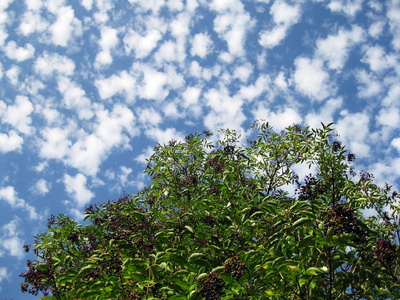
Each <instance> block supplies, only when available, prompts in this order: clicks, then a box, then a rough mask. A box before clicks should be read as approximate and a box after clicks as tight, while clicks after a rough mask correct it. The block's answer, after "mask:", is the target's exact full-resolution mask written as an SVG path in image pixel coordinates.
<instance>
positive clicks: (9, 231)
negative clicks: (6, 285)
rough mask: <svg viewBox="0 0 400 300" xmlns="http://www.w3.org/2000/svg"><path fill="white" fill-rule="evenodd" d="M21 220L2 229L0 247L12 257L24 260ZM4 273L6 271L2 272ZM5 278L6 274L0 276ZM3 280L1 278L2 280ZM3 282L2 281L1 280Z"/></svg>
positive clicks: (11, 222) (12, 222)
mask: <svg viewBox="0 0 400 300" xmlns="http://www.w3.org/2000/svg"><path fill="white" fill-rule="evenodd" d="M19 228H21V224H20V220H19V219H14V220H12V221H10V222H8V223H7V224H5V225H3V226H2V227H1V234H0V247H1V248H3V250H4V251H6V252H7V253H8V255H10V256H14V257H16V258H17V259H22V258H24V256H25V252H24V249H23V245H24V243H23V240H22V239H21V234H22V232H21V230H20V229H19ZM2 272H4V271H2ZM0 276H2V277H3V278H4V276H5V274H0ZM0 279H1V278H0ZM0 281H1V280H0Z"/></svg>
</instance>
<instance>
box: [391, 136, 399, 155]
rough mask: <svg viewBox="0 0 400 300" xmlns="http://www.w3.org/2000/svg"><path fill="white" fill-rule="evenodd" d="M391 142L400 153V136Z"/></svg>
mask: <svg viewBox="0 0 400 300" xmlns="http://www.w3.org/2000/svg"><path fill="white" fill-rule="evenodd" d="M390 144H391V145H392V146H393V147H394V148H396V150H397V151H398V152H399V153H400V138H394V139H393V140H392V141H391V142H390Z"/></svg>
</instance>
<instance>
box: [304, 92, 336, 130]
mask: <svg viewBox="0 0 400 300" xmlns="http://www.w3.org/2000/svg"><path fill="white" fill-rule="evenodd" d="M343 103H344V101H343V99H342V98H340V97H339V98H332V99H328V100H327V101H325V102H324V103H323V105H322V107H320V108H319V111H318V112H309V113H308V114H307V115H306V117H305V123H306V125H307V126H311V127H314V128H316V127H319V126H320V125H321V122H322V123H324V124H328V123H329V122H333V121H334V120H335V119H336V118H335V113H337V112H338V110H339V109H340V108H341V107H342V106H343Z"/></svg>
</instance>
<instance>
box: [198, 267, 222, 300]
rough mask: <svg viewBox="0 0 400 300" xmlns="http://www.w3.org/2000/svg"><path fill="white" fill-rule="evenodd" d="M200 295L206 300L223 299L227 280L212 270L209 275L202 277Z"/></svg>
mask: <svg viewBox="0 0 400 300" xmlns="http://www.w3.org/2000/svg"><path fill="white" fill-rule="evenodd" d="M199 282H200V286H201V290H200V295H201V296H203V297H204V299H205V300H217V299H221V296H222V295H223V294H224V291H223V289H224V286H225V282H224V280H223V279H222V278H221V276H220V275H219V274H218V273H215V272H210V273H209V274H208V277H204V278H202V279H200V281H199Z"/></svg>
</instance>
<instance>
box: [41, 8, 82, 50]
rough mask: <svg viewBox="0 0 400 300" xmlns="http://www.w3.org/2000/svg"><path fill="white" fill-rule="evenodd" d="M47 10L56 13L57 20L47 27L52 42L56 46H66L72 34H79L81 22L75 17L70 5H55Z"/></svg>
mask: <svg viewBox="0 0 400 300" xmlns="http://www.w3.org/2000/svg"><path fill="white" fill-rule="evenodd" d="M49 8H50V7H49ZM49 10H50V11H52V12H53V13H55V14H56V15H57V20H56V21H55V22H54V23H53V24H52V25H50V27H49V29H50V32H51V35H52V42H53V44H54V45H56V46H62V47H66V46H68V44H69V42H70V40H71V38H72V37H73V35H74V34H75V35H76V36H79V35H81V23H80V21H79V20H78V19H76V18H75V14H74V10H73V9H72V8H71V6H58V7H57V5H56V6H55V7H51V8H50V9H49Z"/></svg>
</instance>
